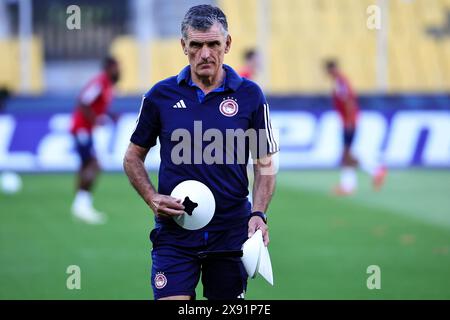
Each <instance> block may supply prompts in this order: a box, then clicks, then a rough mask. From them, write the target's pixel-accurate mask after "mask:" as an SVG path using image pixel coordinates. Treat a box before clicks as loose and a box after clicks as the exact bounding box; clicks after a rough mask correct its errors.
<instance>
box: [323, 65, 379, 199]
mask: <svg viewBox="0 0 450 320" xmlns="http://www.w3.org/2000/svg"><path fill="white" fill-rule="evenodd" d="M325 69H326V72H327V74H328V75H329V76H330V77H331V79H332V80H333V81H334V88H333V94H332V95H333V104H334V107H335V109H336V111H337V112H338V113H339V116H340V118H341V120H342V128H343V132H342V138H343V144H344V148H343V154H342V162H341V166H342V171H341V181H340V183H339V185H338V186H337V187H336V188H335V190H334V191H335V193H336V194H338V195H348V194H352V193H353V192H354V191H355V190H356V188H357V184H358V181H357V177H356V167H357V166H358V165H359V162H358V160H357V159H356V157H355V156H354V155H353V154H352V150H351V149H352V144H353V140H354V137H355V132H356V129H357V126H358V116H359V106H358V101H357V99H356V95H355V93H354V92H353V89H352V87H351V85H350V82H349V81H348V79H347V78H346V77H345V76H344V75H343V74H342V72H341V71H340V70H339V68H338V65H337V62H336V61H334V60H328V61H326V62H325ZM362 167H363V169H364V170H365V171H367V172H368V173H369V174H370V175H371V176H372V179H373V186H374V188H375V189H376V190H378V189H379V188H381V186H382V184H383V182H384V178H385V176H386V173H387V170H386V168H385V167H384V166H381V165H376V166H368V165H364V166H362Z"/></svg>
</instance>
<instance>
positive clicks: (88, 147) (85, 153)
mask: <svg viewBox="0 0 450 320" xmlns="http://www.w3.org/2000/svg"><path fill="white" fill-rule="evenodd" d="M73 137H74V142H75V149H76V151H77V153H78V156H79V157H80V161H81V164H82V165H85V164H86V163H88V162H89V161H91V160H92V159H95V150H94V140H93V138H92V134H90V133H88V132H86V131H79V132H77V133H75V134H74V135H73Z"/></svg>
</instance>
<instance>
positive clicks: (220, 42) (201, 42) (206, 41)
mask: <svg viewBox="0 0 450 320" xmlns="http://www.w3.org/2000/svg"><path fill="white" fill-rule="evenodd" d="M181 45H182V47H183V50H184V53H185V54H186V55H187V56H188V59H189V64H190V66H191V70H192V72H194V73H195V74H196V75H197V76H198V77H200V78H204V77H212V76H215V75H216V74H217V73H218V72H219V70H220V68H222V64H223V59H224V55H225V53H228V51H229V50H230V45H231V37H230V36H229V35H228V36H227V37H225V36H224V34H223V29H222V26H221V25H220V24H219V23H215V24H213V25H212V26H211V28H209V29H208V30H206V31H199V30H195V29H192V28H189V29H188V31H187V39H181Z"/></svg>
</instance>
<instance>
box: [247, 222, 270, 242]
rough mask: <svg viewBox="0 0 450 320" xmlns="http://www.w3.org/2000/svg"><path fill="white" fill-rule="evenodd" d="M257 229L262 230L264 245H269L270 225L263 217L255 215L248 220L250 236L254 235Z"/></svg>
mask: <svg viewBox="0 0 450 320" xmlns="http://www.w3.org/2000/svg"><path fill="white" fill-rule="evenodd" d="M256 230H261V232H262V236H263V241H264V245H265V246H266V247H267V246H268V245H269V227H268V226H267V224H265V223H264V220H263V219H262V218H261V217H258V216H253V217H251V218H250V221H249V222H248V237H249V238H250V237H251V236H253V234H254V233H255V231H256Z"/></svg>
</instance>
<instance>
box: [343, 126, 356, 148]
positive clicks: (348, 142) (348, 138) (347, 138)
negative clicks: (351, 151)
mask: <svg viewBox="0 0 450 320" xmlns="http://www.w3.org/2000/svg"><path fill="white" fill-rule="evenodd" d="M355 131H356V130H355V128H344V130H343V134H342V140H343V142H344V146H345V147H351V146H352V144H353V140H354V139H355Z"/></svg>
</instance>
